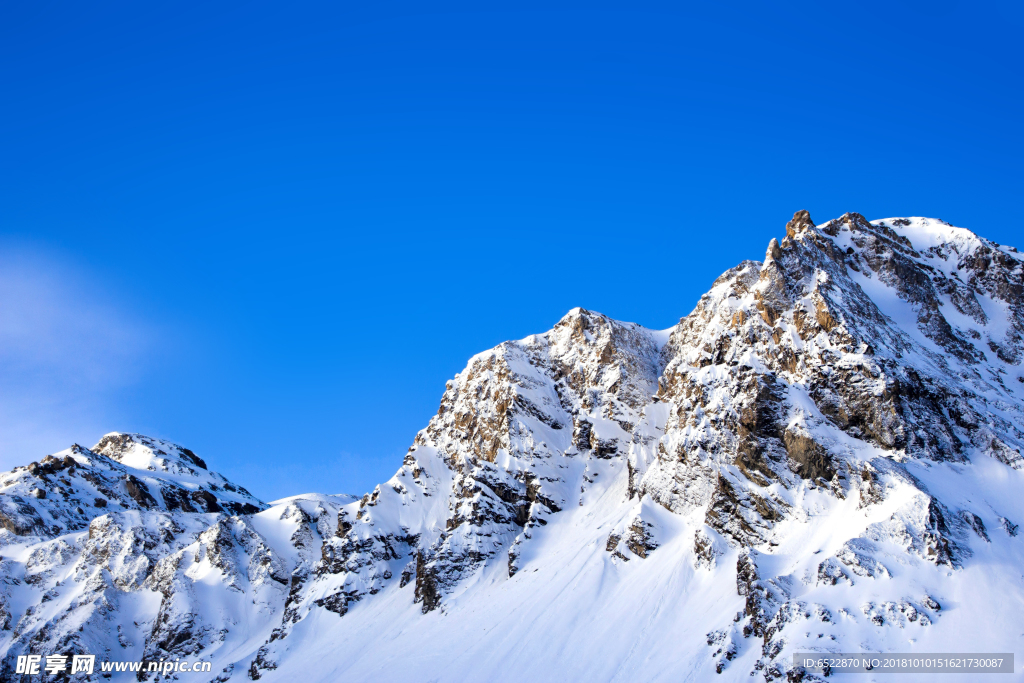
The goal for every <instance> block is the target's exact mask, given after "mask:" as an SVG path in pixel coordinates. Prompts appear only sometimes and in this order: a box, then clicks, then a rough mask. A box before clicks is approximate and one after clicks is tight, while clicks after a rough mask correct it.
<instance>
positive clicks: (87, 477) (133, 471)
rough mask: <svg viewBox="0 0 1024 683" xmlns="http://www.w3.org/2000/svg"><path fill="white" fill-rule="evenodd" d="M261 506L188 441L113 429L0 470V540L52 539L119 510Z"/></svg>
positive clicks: (241, 511) (228, 510) (230, 510)
mask: <svg viewBox="0 0 1024 683" xmlns="http://www.w3.org/2000/svg"><path fill="white" fill-rule="evenodd" d="M267 507H268V506H267V504H266V503H264V502H262V501H261V500H259V499H258V498H256V497H255V496H253V495H252V494H251V493H249V491H247V490H246V489H245V488H243V487H241V486H238V485H236V484H233V483H231V482H230V481H228V480H227V479H226V478H225V477H224V476H222V475H220V474H217V473H216V472H210V471H209V470H207V469H206V463H205V462H203V460H202V459H201V458H199V457H198V456H196V455H195V454H194V453H193V452H192V451H190V450H189V449H187V448H183V447H181V446H177V445H175V444H172V443H169V442H166V441H160V440H158V439H152V438H150V437H146V436H143V435H141V434H121V433H116V432H115V433H111V434H107V435H106V436H104V437H103V438H102V439H100V441H99V443H98V444H97V445H96V446H95V447H94V448H93V449H88V448H83V447H82V446H79V445H78V444H75V445H73V446H71V448H68V449H65V450H63V451H60V452H58V453H55V454H53V455H47V456H46V457H44V458H42V459H41V460H40V461H38V462H32V463H29V464H28V465H27V466H24V467H16V468H14V469H13V470H11V471H10V472H8V473H5V474H3V475H0V545H6V544H9V543H12V542H19V541H18V539H17V538H16V537H41V538H54V537H57V536H60V535H62V534H65V533H68V532H72V531H78V530H81V529H84V528H86V527H88V526H89V525H90V523H91V522H92V520H94V519H95V518H97V517H99V516H102V515H105V514H108V513H113V512H119V511H129V510H135V511H147V510H152V511H163V512H174V511H180V512H182V513H198V514H206V513H225V514H233V515H251V514H254V513H257V512H259V511H261V510H264V509H266V508H267Z"/></svg>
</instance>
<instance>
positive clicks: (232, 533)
mask: <svg viewBox="0 0 1024 683" xmlns="http://www.w3.org/2000/svg"><path fill="white" fill-rule="evenodd" d="M1022 359H1024V263H1022V257H1021V255H1020V254H1018V253H1017V252H1016V250H1015V249H1013V248H1010V247H1004V246H1001V245H997V244H995V243H992V242H990V241H988V240H985V239H984V238H981V237H979V236H977V235H975V234H974V233H972V232H970V231H968V230H964V229H962V228H955V227H953V226H949V225H947V224H945V223H943V222H941V221H937V220H933V219H925V218H907V219H904V218H895V219H885V220H881V221H874V222H870V223H869V222H868V221H866V220H865V219H864V218H863V217H862V216H860V215H858V214H846V215H844V216H842V217H840V218H838V219H836V220H833V221H829V222H827V223H824V224H821V225H818V226H816V225H814V223H813V222H812V221H811V218H810V216H809V215H808V214H807V213H806V212H798V213H797V214H796V215H795V216H794V219H793V220H792V221H791V222H790V223H789V224H788V225H787V236H786V238H785V239H783V240H782V241H781V243H780V242H778V241H776V240H774V239H773V240H771V243H770V244H769V247H768V251H767V254H766V255H765V259H764V261H745V262H744V263H742V264H740V265H739V266H737V267H736V268H734V269H732V270H730V271H728V272H726V273H725V274H723V275H722V276H721V277H720V278H719V279H718V280H717V281H716V282H715V283H714V284H713V286H712V288H711V289H710V291H709V292H708V293H707V294H706V295H705V296H704V297H702V299H701V300H700V302H699V303H698V305H697V307H696V308H695V309H694V311H693V312H692V313H690V314H689V315H688V316H686V317H684V318H682V319H681V320H680V322H679V324H678V325H676V326H674V327H673V328H671V329H669V330H665V331H652V330H647V329H645V328H643V327H640V326H638V325H634V324H631V323H621V322H617V321H614V320H611V319H609V318H607V317H605V316H602V315H601V314H599V313H594V312H591V311H586V310H583V309H574V310H572V311H570V312H569V313H568V314H567V315H566V316H565V317H564V318H563V319H562V320H560V321H559V322H558V324H557V325H555V327H554V328H553V329H552V330H550V331H548V332H546V333H544V334H539V335H533V336H530V337H527V338H526V339H523V340H519V341H514V342H506V343H504V344H501V345H499V346H498V347H496V348H494V349H491V350H489V351H486V352H484V353H481V354H478V355H476V356H474V357H473V358H471V359H470V361H469V363H468V365H467V367H466V369H465V370H464V371H463V372H461V373H459V374H458V375H457V376H456V377H455V378H454V379H453V380H452V381H450V382H448V384H447V386H446V388H445V392H444V395H443V396H442V399H441V405H440V408H439V411H438V413H437V415H436V416H435V417H434V418H433V419H432V420H431V421H430V423H429V424H428V425H427V426H426V427H425V428H424V429H423V430H421V431H420V432H419V433H418V434H417V435H416V437H415V439H414V441H413V445H412V446H411V447H410V449H409V452H408V453H407V455H406V456H405V459H404V462H403V463H402V465H401V467H400V468H399V469H398V471H397V472H396V473H395V475H394V476H393V477H392V478H391V479H390V480H388V481H387V482H385V483H383V484H381V485H380V486H378V487H377V488H376V489H375V490H374V491H373V492H371V493H368V494H366V495H365V496H363V497H362V498H355V497H351V496H342V495H324V494H307V495H300V496H294V497H290V498H287V499H283V500H280V501H276V502H275V503H273V504H272V505H270V506H268V505H267V504H265V503H262V502H260V501H258V500H256V499H254V498H252V497H251V496H250V495H249V494H248V492H246V491H245V490H244V489H242V488H241V487H239V486H237V485H235V484H232V483H231V482H227V481H226V480H224V479H223V477H220V476H219V475H215V474H213V473H210V472H208V471H207V470H206V466H205V463H203V462H202V461H201V460H199V459H198V457H197V456H195V454H193V453H191V451H188V450H187V449H183V448H181V447H178V446H174V445H173V444H168V443H166V442H159V441H156V440H152V439H147V438H146V437H142V436H140V435H119V434H112V435H107V436H106V437H104V438H103V440H101V442H100V443H99V444H97V446H96V447H94V448H93V449H89V450H86V449H83V448H81V447H79V446H75V447H73V448H72V449H70V450H69V451H65V452H62V453H60V454H57V455H56V456H54V457H50V458H49V459H44V460H43V461H41V462H40V463H33V465H30V466H29V467H28V468H18V469H16V470H15V471H14V472H12V473H10V474H8V475H6V476H5V477H4V478H3V479H2V480H0V486H2V488H0V525H2V527H3V530H0V553H2V555H3V560H2V563H3V565H4V576H5V580H4V583H3V584H2V585H0V621H2V622H3V623H2V624H0V625H2V627H3V628H2V630H0V648H2V649H3V652H4V660H3V662H4V663H3V666H4V667H7V668H6V669H5V670H4V671H5V675H6V676H8V677H13V676H14V674H12V673H11V671H12V670H13V669H12V668H11V667H13V663H14V659H15V657H16V656H17V655H18V654H23V653H26V652H36V653H49V652H57V651H60V652H68V653H70V652H90V653H95V654H99V655H100V656H101V657H100V658H101V659H103V658H108V659H142V658H146V659H161V658H164V659H168V658H170V659H173V658H180V657H189V658H201V659H206V660H212V661H213V663H214V676H213V679H214V680H217V681H229V680H233V681H237V680H247V679H259V680H265V681H291V680H295V679H297V678H300V677H301V678H302V679H304V680H308V681H311V682H312V681H336V680H339V679H342V678H346V679H347V678H372V679H375V680H410V681H504V680H508V681H520V680H537V681H564V680H597V681H634V680H644V681H647V680H654V681H660V680H665V681H669V680H671V681H679V680H683V681H687V680H693V681H702V680H708V679H714V680H737V681H739V680H750V679H751V676H754V677H755V678H756V679H759V680H760V679H764V680H769V681H770V680H776V679H784V680H785V679H788V680H817V679H818V678H819V677H818V676H816V675H815V674H811V673H809V672H806V671H803V670H801V669H800V668H796V669H794V668H793V666H792V656H791V655H792V654H793V653H794V652H804V651H815V652H857V651H883V652H1017V653H1019V654H1021V655H1024V647H1021V641H1022V639H1024V618H1022V617H1021V616H1020V615H1021V614H1022V613H1024V612H1022V609H1021V608H1022V606H1024V605H1022V602H1024V578H1022V570H1021V567H1022V566H1024V548H1022V539H1021V537H1020V536H1019V535H1018V525H1019V524H1020V522H1021V520H1024V500H1022V497H1021V496H1020V495H1019V493H1018V492H1019V491H1020V490H1021V485H1022V483H1024V479H1022V477H1024V474H1022V472H1021V468H1022V465H1024V459H1022V457H1021V447H1022V444H1024V433H1022V424H1024V419H1022V418H1024V369H1022V366H1021V361H1022ZM40 496H42V497H40ZM100 498H103V499H104V500H105V501H108V502H106V503H105V504H104V505H105V507H97V505H98V504H99V503H98V500H99V499H100ZM1018 659H1022V657H1018ZM1022 665H1024V661H1021V662H1019V663H1018V671H1019V670H1021V666H1022ZM123 676H128V674H124V675H123ZM887 676H888V675H876V676H872V675H870V674H867V675H865V674H860V675H856V676H855V677H854V676H853V675H845V677H848V678H850V679H851V680H857V681H870V680H885V679H886V678H887ZM131 677H132V679H134V678H135V676H134V674H132V675H131ZM150 677H151V678H155V676H150ZM179 677H180V678H182V679H184V678H185V677H186V675H185V674H179ZM193 677H194V676H193ZM838 677H839V678H840V679H842V678H843V677H844V675H839V676H838ZM1017 677H1020V676H1017ZM142 678H145V676H142ZM928 678H929V677H928V676H914V675H910V674H904V675H903V680H915V679H919V680H926V679H928ZM943 678H944V679H945V680H957V679H958V677H957V676H956V675H945V676H944V677H943ZM970 678H971V677H970V676H961V677H959V679H960V680H970ZM1003 678H1006V676H1003ZM115 679H116V676H115ZM95 680H99V678H98V676H97V677H95Z"/></svg>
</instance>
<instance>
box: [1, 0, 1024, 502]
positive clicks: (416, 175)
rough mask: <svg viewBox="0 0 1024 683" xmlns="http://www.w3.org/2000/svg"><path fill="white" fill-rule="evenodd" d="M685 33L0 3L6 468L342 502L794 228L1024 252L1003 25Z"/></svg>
mask: <svg viewBox="0 0 1024 683" xmlns="http://www.w3.org/2000/svg"><path fill="white" fill-rule="evenodd" d="M712 5H713V7H712ZM485 6H486V7H487V9H482V8H483V7H485ZM681 6H682V3H666V4H665V5H663V6H659V5H656V4H643V3H638V2H630V3H604V2H585V3H583V2H581V3H576V4H570V3H557V2H543V3H531V2H515V3H466V4H465V5H461V6H460V5H457V4H445V3H410V4H409V5H407V6H406V5H402V4H397V3H385V2H379V3H323V4H306V3H259V2H255V3H254V2H246V3H241V2H238V3H219V2H212V3H209V2H203V3H140V2H124V3H109V2H97V3H70V2H60V3H53V2H31V3H28V2H23V3H13V2H11V3H5V4H4V6H3V8H2V9H0V60H2V63H0V79H2V81H0V93H2V106H0V306H2V309H0V372H2V375H0V396H2V398H0V465H3V466H4V467H11V466H13V465H14V464H23V463H25V462H27V461H29V460H31V459H37V458H38V457H40V456H42V455H43V454H45V453H48V452H52V451H55V450H58V449H60V448H64V447H66V446H67V445H69V443H70V442H71V441H81V442H82V443H83V444H85V445H91V444H92V443H94V442H95V441H96V440H97V439H98V437H99V436H100V434H102V433H103V432H106V431H111V430H120V431H129V430H130V431H141V432H144V433H148V434H151V435H154V436H161V437H166V438H170V439H172V440H175V441H177V442H179V443H183V444H185V445H188V446H190V447H191V448H193V449H195V450H196V451H197V452H199V453H200V455H202V456H203V457H204V458H205V459H206V460H207V461H208V462H209V463H210V464H211V466H212V467H213V468H215V469H217V470H219V471H221V472H223V473H225V474H226V475H228V476H229V477H231V478H233V479H236V480H238V481H239V482H240V483H242V484H244V485H245V486H247V487H249V488H250V489H251V490H253V491H254V492H255V493H257V494H258V495H260V496H262V497H264V498H267V499H271V498H275V497H278V496H283V495H288V494H292V493H300V492H304V491H309V490H318V491H326V492H337V491H349V492H352V493H362V492H363V491H365V490H368V489H370V488H372V486H373V485H374V484H375V483H376V482H378V481H383V480H385V479H386V478H388V477H389V476H390V475H391V473H392V472H393V471H394V470H395V469H396V468H397V467H398V465H399V464H400V462H401V457H402V455H403V453H404V452H405V449H406V448H407V447H408V445H409V444H410V443H411V442H412V439H413V437H414V435H415V433H416V431H417V430H418V429H420V428H421V427H423V426H425V425H426V423H427V421H428V419H429V418H430V416H431V415H433V414H434V412H435V411H436V408H437V404H438V400H439V398H440V395H441V393H442V391H443V387H444V382H445V380H446V379H448V378H449V377H451V376H452V375H454V374H455V373H456V372H458V371H460V370H461V369H462V368H463V367H464V365H465V362H466V360H467V358H468V357H469V356H470V355H472V354H473V353H476V352H478V351H481V350H484V349H486V348H489V347H491V346H494V345H495V344H498V343H500V342H501V341H503V340H505V339H511V338H520V337H523V336H525V335H527V334H530V333H534V332H542V331H544V330H546V329H549V328H550V327H551V326H552V325H553V324H554V323H555V322H556V321H557V320H558V319H559V318H560V317H561V316H562V315H563V314H564V313H565V312H566V311H568V310H569V309H570V308H572V307H573V306H584V307H586V308H590V309H593V310H598V311H602V312H604V313H607V314H609V315H611V316H613V317H616V318H619V319H623V320H630V321H636V322H639V323H641V324H644V325H647V326H649V327H655V328H664V327H668V326H670V325H672V324H674V323H675V322H676V321H677V320H678V319H679V317H680V316H683V315H685V314H687V313H688V312H689V311H690V310H691V309H692V307H693V305H694V303H695V302H696V300H697V298H698V297H699V296H700V294H701V293H703V292H704V291H705V290H706V289H707V288H708V287H709V285H710V283H711V282H712V281H713V280H714V279H715V277H716V276H717V275H718V274H719V273H721V272H722V271H723V270H725V269H727V268H729V267H731V266H733V265H735V264H736V263H737V262H739V261H740V260H742V259H745V258H757V259H760V258H762V257H763V255H764V252H765V248H766V246H767V244H768V241H769V240H770V239H771V237H773V236H781V235H782V234H783V226H784V224H785V222H786V220H787V219H788V218H789V217H790V216H791V215H792V213H793V212H794V211H795V210H797V209H801V208H806V209H809V210H810V211H811V214H812V216H813V217H814V218H815V219H816V220H818V221H821V220H824V219H827V218H830V217H835V216H837V215H839V214H841V213H843V212H845V211H859V212H861V213H863V214H865V215H867V216H868V217H869V218H880V217H887V216H896V215H927V216H935V217H939V218H943V219H945V220H947V221H950V222H952V223H954V224H957V225H962V226H964V227H969V228H972V229H974V230H976V231H978V232H980V233H982V234H984V235H986V236H988V237H990V238H992V239H995V240H996V241H999V242H1003V243H1009V244H1016V245H1017V246H1019V247H1022V248H1024V239H1021V237H1022V235H1024V232H1022V230H1021V225H1022V219H1021V216H1022V212H1021V198H1022V197H1021V189H1022V185H1021V181H1022V168H1021V161H1022V159H1024V155H1022V151H1024V149H1022V131H1021V122H1022V121H1024V111H1022V82H1024V81H1022V74H1021V66H1022V57H1021V49H1020V45H1021V35H1024V22H1022V19H1021V14H1020V12H1019V11H1018V10H1017V9H1014V8H1013V7H1012V6H1011V5H1010V4H1009V3H1007V4H1001V5H998V4H996V5H991V4H990V5H985V6H979V3H968V2H941V1H940V2H914V3H909V2H899V1H897V0H891V1H889V2H884V3H883V2H878V3H874V4H862V3H807V4H799V3H792V2H773V3H763V2H756V3H701V4H700V5H699V6H694V7H693V8H690V9H685V8H682V7H681Z"/></svg>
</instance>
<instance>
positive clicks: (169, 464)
mask: <svg viewBox="0 0 1024 683" xmlns="http://www.w3.org/2000/svg"><path fill="white" fill-rule="evenodd" d="M90 450H91V451H92V452H94V453H99V454H101V455H105V456H107V457H108V458H111V459H113V460H116V461H118V462H119V463H121V464H122V465H127V466H128V467H134V468H135V469H137V470H149V471H152V472H172V473H175V474H184V473H187V474H190V475H194V474H195V468H197V467H198V468H199V469H203V470H205V469H206V463H205V462H204V461H203V459H202V458H200V457H198V456H197V455H196V454H195V453H193V452H192V451H190V450H189V449H187V448H185V447H183V446H179V445H177V444H173V443H171V442H170V441H162V440H160V439H154V438H151V437H148V436H143V435H142V434H124V433H121V432H110V433H109V434H104V435H103V438H102V439H100V441H99V443H97V444H96V445H95V446H93V447H92V448H91V449H90Z"/></svg>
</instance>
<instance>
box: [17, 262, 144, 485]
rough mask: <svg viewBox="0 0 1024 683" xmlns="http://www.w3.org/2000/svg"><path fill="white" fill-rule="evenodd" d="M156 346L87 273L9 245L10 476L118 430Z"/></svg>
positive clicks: (142, 329) (140, 325) (137, 323)
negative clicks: (129, 392) (121, 407)
mask: <svg viewBox="0 0 1024 683" xmlns="http://www.w3.org/2000/svg"><path fill="white" fill-rule="evenodd" d="M154 338H155V337H154V335H153V334H151V332H150V331H148V330H147V328H146V326H145V325H144V324H143V323H141V322H140V321H138V320H135V319H133V317H132V316H131V315H130V314H129V313H128V312H127V311H126V310H124V308H123V307H119V306H117V305H116V304H114V302H113V297H111V296H110V295H109V294H108V293H106V292H104V291H103V289H102V287H100V286H99V285H98V284H97V282H96V281H95V276H92V275H91V274H89V273H87V272H85V271H84V270H83V269H82V268H79V267H76V266H75V265H73V264H70V263H67V262H62V261H61V260H59V259H56V258H53V257H50V256H45V255H41V254H40V253H38V252H35V251H32V250H30V249H26V248H21V247H11V246H6V245H0V468H3V469H10V468H11V467H13V466H14V465H19V464H26V463H28V462H30V461H31V460H36V459H38V458H40V457H42V456H43V455H45V454H46V453H49V452H53V451H55V450H59V449H61V448H66V447H67V446H69V445H70V444H71V443H72V442H73V441H77V440H83V439H84V440H90V439H95V438H97V437H98V436H99V435H100V434H102V433H103V432H105V431H109V430H110V428H111V427H110V424H109V421H110V419H111V417H112V413H113V412H114V410H115V409H114V407H113V401H112V400H111V398H112V396H113V395H114V394H115V392H116V391H117V390H118V389H123V388H125V387H127V386H129V385H130V384H132V383H134V382H137V381H138V380H139V378H140V376H141V373H142V370H143V369H144V364H145V360H146V357H147V354H149V353H150V352H151V351H152V347H153V340H154ZM84 445H87V446H88V445H91V444H84Z"/></svg>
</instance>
